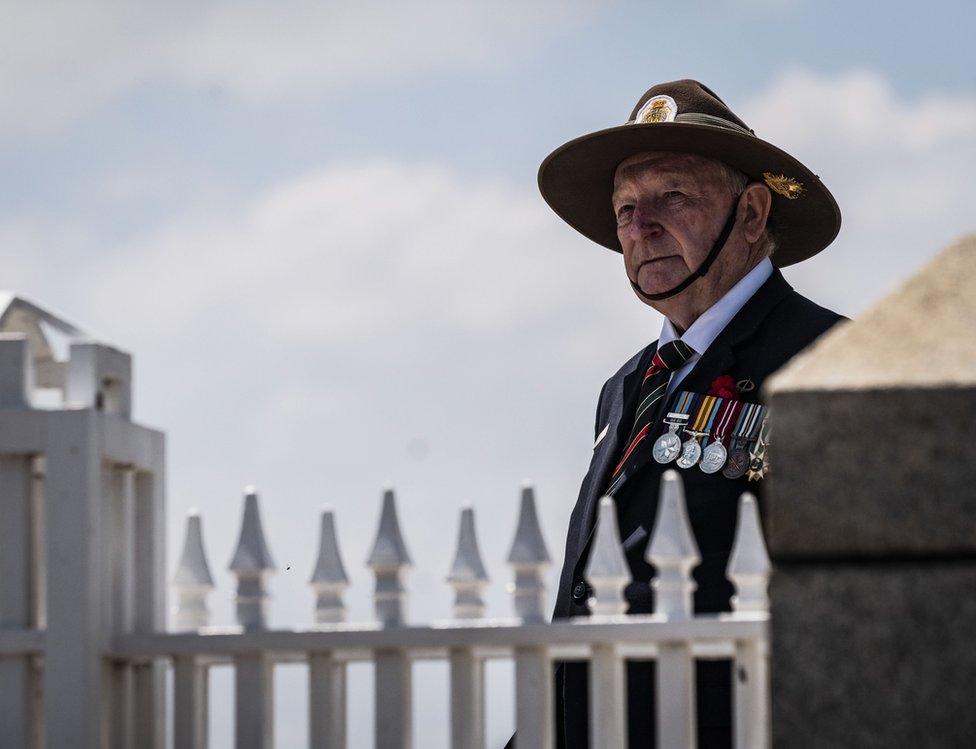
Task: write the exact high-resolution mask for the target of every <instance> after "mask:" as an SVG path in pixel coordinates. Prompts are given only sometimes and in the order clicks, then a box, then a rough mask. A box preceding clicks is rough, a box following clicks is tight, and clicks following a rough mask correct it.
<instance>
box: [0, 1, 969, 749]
mask: <svg viewBox="0 0 976 749" xmlns="http://www.w3.org/2000/svg"><path fill="white" fill-rule="evenodd" d="M4 18H5V23H4V25H3V27H2V28H0V52H2V54H0V170H2V173H3V174H4V175H5V179H4V180H2V181H0V268H2V269H3V271H4V272H3V277H2V279H0V288H8V289H11V290H15V291H19V292H22V293H25V294H28V295H30V296H31V297H33V298H34V299H35V300H37V301H38V302H40V303H41V304H43V305H48V306H51V307H53V308H54V309H57V310H62V311H63V312H64V313H65V314H66V316H68V317H69V318H70V319H72V320H74V321H76V322H78V323H79V324H80V325H81V326H82V327H84V328H86V329H89V330H91V331H94V332H95V333H96V334H97V335H99V336H100V337H102V338H103V339H105V340H106V341H108V342H110V343H113V344H116V345H119V346H120V347H122V348H124V349H126V350H129V351H131V352H132V353H133V354H134V356H135V367H136V368H135V372H136V391H135V409H136V414H137V418H138V419H139V420H140V421H142V422H144V423H148V424H151V425H153V426H158V427H160V428H162V429H164V430H165V431H166V432H167V434H168V435H169V446H168V449H169V453H168V455H169V499H168V502H169V505H168V513H169V517H170V535H171V537H170V539H169V549H170V568H171V567H172V562H173V561H174V560H175V554H176V551H177V549H178V543H179V541H180V535H181V533H182V522H183V521H182V518H183V515H184V513H185V512H186V510H187V509H188V508H189V507H192V506H196V507H199V508H200V510H201V512H202V513H203V517H204V533H205V537H206V540H207V546H208V551H209V553H210V557H211V564H212V566H213V567H214V569H215V570H223V569H224V568H225V566H226V563H227V561H228V560H229V558H230V553H231V550H232V548H233V544H234V541H235V536H236V532H237V522H238V521H237V513H238V512H239V507H240V502H241V497H240V490H241V487H243V485H244V484H246V483H251V482H253V483H255V484H257V486H258V487H259V489H260V490H261V492H262V507H263V511H264V515H265V525H266V529H267V531H268V535H269V542H270V544H271V547H272V550H273V551H274V552H275V555H276V557H277V559H278V562H279V565H280V567H281V569H280V571H279V574H278V575H277V577H276V578H275V580H274V582H273V593H274V596H275V598H274V601H273V621H274V623H275V624H276V625H277V626H288V625H291V624H300V623H306V622H308V621H310V618H311V611H312V598H311V593H310V592H309V591H308V589H307V586H306V584H305V583H306V580H307V576H308V574H309V573H310V571H311V567H312V561H313V560H314V553H315V542H316V540H315V538H314V534H315V529H316V528H317V512H318V510H319V508H320V507H321V505H322V504H324V503H329V504H331V505H333V506H334V507H335V508H336V511H337V522H338V526H339V529H340V533H341V544H342V550H343V553H344V555H345V558H346V565H347V568H348V569H349V570H350V573H351V575H352V576H353V583H354V586H353V589H352V590H351V591H350V593H349V595H348V600H349V604H350V607H351V609H352V613H353V616H354V617H357V618H366V617H369V616H370V604H369V576H368V574H367V573H366V571H365V570H364V569H363V567H362V565H361V562H362V560H363V559H365V556H366V553H367V551H368V545H369V541H370V539H371V536H372V534H373V532H374V530H375V526H374V523H375V520H376V517H377V513H378V508H379V498H380V489H381V487H382V485H383V483H384V482H385V481H387V480H392V481H394V483H395V484H396V486H397V488H398V491H399V497H400V500H399V501H400V503H401V511H402V512H403V514H404V518H405V521H404V532H405V535H406V539H407V543H408V546H410V548H411V551H412V552H413V554H414V557H415V560H416V564H417V567H416V569H415V570H414V571H413V572H412V573H411V576H410V578H409V586H410V588H411V595H412V611H413V612H414V619H415V620H416V621H425V620H427V619H430V618H434V617H442V616H445V615H446V613H447V611H448V606H449V602H450V599H449V595H448V592H447V591H446V588H445V586H444V585H443V582H442V578H443V575H444V574H446V571H447V568H448V565H449V563H450V559H451V555H452V554H453V537H454V533H455V529H456V522H457V520H456V512H457V510H458V509H459V508H460V507H461V506H462V505H464V504H470V505H472V506H474V507H475V508H476V512H477V517H478V529H479V535H480V538H481V546H482V550H483V552H484V554H485V557H486V563H487V565H488V567H489V571H490V573H491V575H492V577H493V581H494V582H493V586H492V590H491V592H490V594H489V601H490V605H491V612H492V613H493V614H497V615H506V614H507V613H508V612H509V611H510V602H509V601H508V598H507V594H506V593H505V591H504V589H503V583H504V582H505V581H507V579H508V577H509V573H508V571H507V570H506V568H505V566H504V564H503V563H502V560H503V558H504V555H505V553H506V552H507V545H508V543H509V542H510V537H511V532H512V531H513V529H514V523H515V511H516V505H517V498H518V488H519V482H520V480H521V479H522V478H524V477H530V478H532V479H533V480H534V481H535V483H536V485H537V487H538V495H539V502H540V510H541V513H542V517H543V522H544V525H545V529H546V533H547V538H548V541H549V545H550V551H551V552H552V554H553V557H554V558H555V560H556V565H555V566H557V567H558V564H559V562H561V558H562V549H561V546H562V542H563V534H564V532H565V527H566V521H567V518H568V514H569V511H570V509H571V507H572V503H573V502H574V501H575V497H576V492H577V488H578V483H579V479H580V477H581V476H582V474H583V473H584V472H585V469H586V465H587V463H588V453H589V450H590V446H591V444H592V440H593V434H592V431H591V430H592V427H593V408H594V405H595V401H596V396H597V393H598V391H599V387H600V385H601V384H602V382H603V380H604V379H605V378H606V377H607V376H609V375H610V374H611V373H612V372H613V371H614V370H615V369H616V368H617V366H618V365H619V364H620V363H621V362H622V361H624V360H626V359H627V358H629V356H630V355H631V353H633V351H635V350H636V349H638V348H641V347H642V346H644V345H646V343H648V342H649V341H651V340H653V339H654V338H655V337H656V335H657V332H658V330H659V326H660V318H659V316H657V315H656V313H654V312H652V311H651V310H649V309H648V308H647V307H644V306H642V305H641V304H640V303H638V302H637V301H636V300H635V299H633V295H632V293H631V292H630V290H629V287H628V286H627V284H626V280H625V278H624V276H623V273H622V272H621V271H622V269H621V267H620V262H619V258H618V257H617V256H615V255H613V254H612V253H609V252H607V251H605V250H602V249H601V248H598V247H595V246H593V245H590V244H588V243H587V242H586V240H584V239H582V238H580V237H578V236H577V235H575V233H574V232H573V231H572V230H571V229H569V228H568V227H566V226H564V225H563V224H561V223H560V222H559V220H558V219H557V218H556V217H555V216H554V215H553V214H551V213H550V212H549V211H548V209H547V208H546V206H545V205H544V203H543V202H542V200H541V198H540V197H539V196H538V193H537V191H536V188H535V173H536V169H537V167H538V164H539V162H540V161H541V160H542V158H543V157H544V156H545V155H546V154H547V153H548V152H549V151H550V150H552V149H553V148H555V147H556V146H558V145H559V144H560V143H562V142H563V141H565V140H568V139H570V138H572V137H575V136H577V135H580V134H582V133H584V132H587V131H589V130H593V129H597V128H600V127H604V126H608V125H612V124H618V123H620V122H622V121H624V120H625V119H626V117H627V115H628V113H629V112H630V110H631V108H632V106H633V103H634V101H636V99H637V98H638V97H639V96H640V95H641V93H643V91H644V90H645V89H646V88H647V87H649V86H650V85H652V84H654V83H658V82H661V81H666V80H671V79H676V78H682V77H694V78H698V79H700V80H702V81H703V82H705V83H706V84H707V85H709V86H710V87H711V88H713V89H714V90H716V91H717V92H718V93H719V94H720V95H721V96H722V97H723V98H724V99H725V100H726V101H727V102H728V103H729V104H730V105H731V106H732V107H733V109H735V110H736V111H737V112H739V113H740V114H741V115H742V116H743V118H744V119H745V120H746V121H747V122H748V123H749V124H750V125H751V126H752V127H753V128H754V129H755V130H756V132H757V134H758V135H760V136H761V137H765V138H767V139H769V140H771V141H772V142H774V143H776V144H777V145H780V146H781V147H783V148H785V149H787V150H789V151H791V152H792V153H794V154H795V155H796V156H797V157H799V158H800V159H801V160H803V161H804V162H805V163H806V164H807V165H808V166H810V167H811V168H812V169H813V170H814V171H816V172H817V173H818V174H820V176H821V177H822V178H823V180H824V182H825V183H826V184H827V185H828V186H829V187H830V188H831V189H832V190H833V191H834V194H835V196H836V197H837V199H838V202H839V203H840V205H841V209H842V211H843V213H844V226H843V228H842V230H841V234H840V236H839V237H838V239H837V240H836V242H835V243H834V244H833V245H832V246H831V247H830V248H829V249H828V250H827V251H825V252H824V253H822V254H821V255H820V256H818V257H817V258H815V259H813V260H811V261H809V262H807V263H804V264H802V265H800V266H797V267H795V268H790V269H788V271H787V277H788V278H789V280H790V281H791V282H792V283H794V285H796V286H797V288H798V289H799V290H800V291H802V292H803V293H805V294H807V295H808V296H810V297H811V298H813V299H815V300H816V301H818V302H821V303H822V304H825V305H826V306H831V307H834V308H835V309H837V310H838V311H840V312H843V313H845V314H848V315H853V316H856V315H857V314H858V313H859V312H860V311H862V310H864V309H865V308H866V307H867V306H869V305H870V304H871V303H872V302H873V301H875V300H877V299H878V298H879V297H880V296H882V295H883V294H885V293H887V292H889V291H890V290H891V289H892V288H894V287H895V286H896V285H897V284H898V283H899V282H900V281H901V280H902V279H904V278H905V277H906V276H907V275H908V274H910V273H911V271H912V270H914V269H915V268H917V267H919V266H920V265H921V264H922V263H924V262H925V260H926V259H928V258H929V257H931V256H932V255H933V254H934V253H935V252H936V251H937V250H938V249H939V248H941V247H943V246H945V245H946V244H947V243H948V242H950V241H951V240H952V239H954V238H955V237H957V236H959V235H960V234H962V233H963V232H965V231H972V230H973V228H974V222H973V219H972V209H971V203H972V196H973V195H974V193H976V179H974V177H973V176H972V174H973V170H974V167H976V81H974V74H973V71H974V70H976V64H974V63H976V59H974V57H976V55H974V53H973V51H972V50H973V48H972V43H971V39H970V38H969V36H970V35H971V29H972V28H973V25H974V21H976V10H974V6H973V5H972V4H971V3H939V2H929V3H926V4H924V6H921V5H919V4H918V3H907V2H902V3H891V2H888V3H880V2H878V3H874V2H872V3H867V2H864V3H852V2H847V3H840V2H836V3H833V2H816V3H814V2H804V1H802V0H793V1H787V2H781V3H779V2H772V0H728V1H726V2H708V3H686V4H683V5H680V4H673V3H669V4H662V3H651V2H643V3H594V2H585V1H584V0H572V1H570V2H554V1H551V0H544V1H542V2H537V3H533V4H526V3H499V2H494V3H482V2H473V1H471V2H453V3H448V2H431V3H424V4H423V5H417V4H413V5H412V4H408V3H395V4H394V3H384V2H375V0H374V1H373V2H334V3H309V2H297V1H295V0H286V1H284V2H277V3H271V2H236V3H229V2H214V3H206V4H201V3H190V2H185V3H168V4H165V5H162V4H137V3H130V4H117V3H109V2H104V3H97V2H87V3H76V4H72V5H58V6H56V7H55V6H51V5H47V4H40V3H36V4H29V5H28V4H9V5H8V4H4ZM287 565H290V566H291V567H292V570H291V571H290V572H287V573H286V571H285V567H286V566H287ZM555 571H556V570H555V569H554V570H553V575H554V574H555ZM231 585H232V581H231V579H230V577H229V576H228V575H227V574H226V573H223V572H222V573H221V574H220V576H219V586H218V590H217V591H216V592H215V593H214V594H213V596H212V605H213V610H214V620H215V622H216V623H226V622H229V621H230V617H231V615H232V612H231V599H230V595H231V591H232V587H231ZM492 673H493V677H492V679H493V681H492V682H491V689H490V694H491V706H490V708H489V716H490V719H491V726H490V731H489V735H490V737H492V739H493V740H494V739H499V738H500V737H502V736H504V735H506V733H507V732H508V731H509V729H510V726H511V722H512V721H511V711H510V708H511V702H510V695H508V693H507V692H508V690H507V685H506V682H505V679H507V678H508V674H507V672H506V671H505V669H504V667H497V668H496V667H493V670H492ZM443 676H444V673H443V671H438V670H437V669H436V668H431V667H426V666H425V667H422V668H420V669H419V670H418V679H419V680H423V683H425V684H430V685H431V689H430V690H428V693H429V694H437V693H438V692H437V690H443V688H444V684H443ZM225 677H226V674H224V675H217V676H215V680H217V682H218V683H223V684H224V687H225V688H224V689H216V688H215V696H214V737H215V746H222V745H226V741H227V740H228V732H227V731H228V724H227V721H228V720H229V712H228V710H229V708H228V704H229V703H228V701H227V700H228V696H227V695H228V692H227V689H226V686H227V684H226V678H225ZM220 679H224V682H219V680H220ZM281 679H282V696H281V699H280V700H279V705H280V721H279V735H280V737H281V743H282V745H283V746H292V745H295V742H299V743H300V742H301V740H302V739H301V736H303V735H304V734H303V731H304V724H303V722H302V715H304V713H303V712H302V711H303V710H304V707H303V696H302V680H301V675H300V674H296V672H295V671H294V669H291V668H289V669H285V670H284V671H283V672H282V676H281ZM368 684H369V676H368V674H367V673H365V672H363V671H360V672H357V674H356V675H354V678H353V686H354V688H355V689H356V690H358V691H356V694H357V695H359V699H358V700H354V705H353V708H352V710H353V718H354V723H355V726H354V727H353V739H354V742H353V743H354V745H356V746H359V745H363V744H364V742H366V741H367V738H368V735H369V729H368V716H369V714H370V707H369V704H368V699H367V698H366V697H368V691H364V690H367V689H368ZM438 685H439V686H438ZM364 695H365V696H364ZM445 699H446V698H445ZM445 705H446V702H443V701H439V700H438V699H435V698H429V699H425V701H424V702H423V703H421V704H418V706H417V710H418V719H417V723H418V726H422V727H423V730H424V731H425V738H426V740H427V741H428V742H433V743H426V744H425V745H431V746H437V745H441V746H446V728H445V727H444V726H443V725H442V723H441V722H439V721H440V717H441V715H442V713H443V710H444V706H445ZM438 742H439V743H438Z"/></svg>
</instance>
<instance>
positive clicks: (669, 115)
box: [634, 94, 678, 125]
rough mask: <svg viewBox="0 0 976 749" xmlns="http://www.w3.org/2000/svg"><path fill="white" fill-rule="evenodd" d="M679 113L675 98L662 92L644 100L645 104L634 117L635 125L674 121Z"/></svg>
mask: <svg viewBox="0 0 976 749" xmlns="http://www.w3.org/2000/svg"><path fill="white" fill-rule="evenodd" d="M676 114H678V105H677V104H675V103H674V99H672V98H671V97H670V96H667V95H665V94H660V95H659V96H655V97H653V98H651V99H648V100H647V101H646V102H644V106H642V107H641V108H640V110H638V112H637V116H636V117H634V124H635V125H646V124H649V123H657V122H674V117H675V115H676Z"/></svg>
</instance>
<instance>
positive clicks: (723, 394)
mask: <svg viewBox="0 0 976 749" xmlns="http://www.w3.org/2000/svg"><path fill="white" fill-rule="evenodd" d="M708 395H715V396H718V397H719V398H732V399H736V398H738V397H739V388H738V386H737V385H736V384H735V378H734V377H733V376H732V375H722V376H721V377H716V378H715V379H714V380H712V386H711V387H710V388H709V389H708Z"/></svg>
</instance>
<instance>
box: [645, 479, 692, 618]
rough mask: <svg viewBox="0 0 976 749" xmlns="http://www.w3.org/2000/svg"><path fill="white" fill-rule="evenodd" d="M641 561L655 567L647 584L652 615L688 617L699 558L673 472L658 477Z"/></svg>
mask: <svg viewBox="0 0 976 749" xmlns="http://www.w3.org/2000/svg"><path fill="white" fill-rule="evenodd" d="M645 559H647V561H648V562H650V563H651V564H653V565H654V566H655V567H656V568H657V577H655V578H654V580H653V581H652V582H651V586H652V587H653V588H654V591H655V596H654V598H655V600H654V613H655V614H664V615H665V616H667V617H668V618H670V619H685V618H690V617H691V616H692V614H693V611H692V599H691V594H692V593H693V592H694V591H695V588H696V587H697V586H696V585H695V581H694V580H693V579H692V577H691V570H692V569H694V568H695V567H696V566H698V563H699V562H701V556H700V554H699V553H698V544H696V543H695V537H694V535H693V534H692V531H691V524H690V523H689V522H688V508H687V506H686V505H685V490H684V487H683V486H682V483H681V477H680V476H679V475H678V472H677V471H675V470H673V469H671V470H667V471H665V472H664V475H663V476H662V477H661V495H660V499H659V501H658V506H657V518H656V519H655V521H654V531H653V532H652V534H651V542H650V544H649V545H648V547H647V553H646V555H645Z"/></svg>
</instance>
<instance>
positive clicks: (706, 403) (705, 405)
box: [685, 395, 723, 439]
mask: <svg viewBox="0 0 976 749" xmlns="http://www.w3.org/2000/svg"><path fill="white" fill-rule="evenodd" d="M722 400H723V399H722V398H719V397H717V396H714V395H705V396H702V398H701V400H700V401H699V404H700V405H699V406H698V413H697V414H696V415H695V418H694V419H692V421H691V424H690V428H686V429H685V431H686V432H688V433H689V434H691V435H692V436H693V437H694V438H696V439H697V438H698V437H700V436H701V435H702V434H705V433H707V431H708V430H707V429H706V428H705V427H706V426H708V425H710V424H711V423H712V422H711V420H712V417H713V416H714V414H715V410H716V408H717V406H720V405H722Z"/></svg>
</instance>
